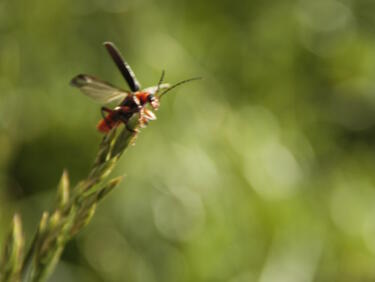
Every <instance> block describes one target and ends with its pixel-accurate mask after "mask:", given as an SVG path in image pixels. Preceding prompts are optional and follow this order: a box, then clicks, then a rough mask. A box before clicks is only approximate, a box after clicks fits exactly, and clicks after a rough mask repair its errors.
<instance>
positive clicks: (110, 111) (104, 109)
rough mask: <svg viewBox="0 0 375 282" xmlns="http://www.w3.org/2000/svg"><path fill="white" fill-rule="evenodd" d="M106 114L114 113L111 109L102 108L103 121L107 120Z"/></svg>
mask: <svg viewBox="0 0 375 282" xmlns="http://www.w3.org/2000/svg"><path fill="white" fill-rule="evenodd" d="M105 112H107V113H109V114H110V113H112V112H113V110H111V109H109V108H107V107H101V108H100V113H101V114H102V117H103V119H105V117H106V116H105V114H104V113H105Z"/></svg>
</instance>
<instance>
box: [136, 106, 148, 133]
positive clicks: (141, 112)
mask: <svg viewBox="0 0 375 282" xmlns="http://www.w3.org/2000/svg"><path fill="white" fill-rule="evenodd" d="M138 121H139V126H140V127H142V128H144V127H146V125H147V124H148V120H147V117H146V115H145V108H144V107H141V108H140V109H139V118H138Z"/></svg>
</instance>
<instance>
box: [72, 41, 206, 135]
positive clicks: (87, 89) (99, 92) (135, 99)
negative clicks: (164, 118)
mask: <svg viewBox="0 0 375 282" xmlns="http://www.w3.org/2000/svg"><path fill="white" fill-rule="evenodd" d="M104 46H105V48H106V49H107V51H108V53H109V55H110V56H111V57H112V59H113V61H114V63H115V64H116V66H117V68H118V69H119V70H120V72H121V74H122V76H123V77H124V78H125V80H126V82H127V84H128V86H129V88H130V91H127V90H122V89H119V88H117V87H115V86H113V85H111V84H110V83H108V82H105V81H102V80H100V79H99V78H96V77H94V76H92V75H87V74H79V75H77V76H75V77H74V78H73V79H72V81H71V85H72V86H75V87H77V88H79V89H80V90H81V91H82V92H83V93H84V94H86V95H87V96H89V97H91V98H92V99H94V100H96V101H98V102H100V103H104V104H106V103H110V102H116V101H117V102H118V101H121V103H120V104H119V105H118V106H117V107H115V108H114V109H110V108H108V107H104V106H103V107H101V114H102V116H103V118H102V119H101V120H100V121H99V123H98V125H97V129H98V130H99V131H101V132H104V133H106V132H109V131H110V130H111V129H112V128H115V127H117V126H118V125H120V124H121V123H124V124H125V127H126V128H127V129H128V130H129V131H131V132H134V131H135V130H133V129H131V128H130V127H129V125H128V122H129V120H130V118H131V117H132V116H133V115H134V114H137V113H138V114H139V124H140V126H141V127H145V126H146V125H147V124H148V122H149V121H150V120H155V119H156V116H155V114H154V113H153V112H152V111H151V110H149V109H148V108H146V106H147V104H149V105H150V106H151V108H152V109H153V110H155V111H156V110H157V109H158V108H159V106H160V99H161V97H162V96H163V95H165V94H166V93H167V92H168V91H170V90H172V89H173V88H175V87H177V86H179V85H181V84H183V83H186V82H189V81H192V80H196V79H200V78H199V77H196V78H190V79H186V80H182V81H180V82H177V83H176V84H174V85H170V84H168V83H163V79H164V71H163V72H162V75H161V78H160V80H159V83H158V84H157V85H156V86H152V87H148V88H146V89H143V90H141V86H140V84H139V82H138V80H137V79H136V77H135V75H134V73H133V71H132V70H131V68H130V66H129V65H128V64H127V63H126V61H125V60H124V59H123V57H122V56H121V54H120V52H119V51H118V50H117V48H116V47H115V45H114V44H113V43H111V42H104ZM160 91H162V92H161V93H159V92H160Z"/></svg>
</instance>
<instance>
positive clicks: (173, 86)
mask: <svg viewBox="0 0 375 282" xmlns="http://www.w3.org/2000/svg"><path fill="white" fill-rule="evenodd" d="M198 79H202V78H201V77H193V78H189V79H185V80H182V81H180V82H177V83H176V84H174V85H172V86H171V87H169V88H168V89H166V90H165V91H163V92H162V93H161V94H160V95H159V100H160V99H161V97H162V96H163V95H165V94H166V93H167V92H169V91H171V90H172V89H173V88H176V87H177V86H180V85H181V84H184V83H187V82H190V81H193V80H198Z"/></svg>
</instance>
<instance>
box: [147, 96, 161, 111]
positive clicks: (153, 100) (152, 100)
mask: <svg viewBox="0 0 375 282" xmlns="http://www.w3.org/2000/svg"><path fill="white" fill-rule="evenodd" d="M147 102H148V103H150V105H151V107H152V108H153V109H154V110H157V109H158V108H159V106H160V103H159V99H158V98H157V97H156V96H155V95H154V94H152V93H150V94H149V95H148V96H147Z"/></svg>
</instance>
